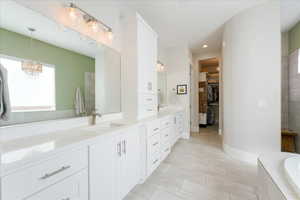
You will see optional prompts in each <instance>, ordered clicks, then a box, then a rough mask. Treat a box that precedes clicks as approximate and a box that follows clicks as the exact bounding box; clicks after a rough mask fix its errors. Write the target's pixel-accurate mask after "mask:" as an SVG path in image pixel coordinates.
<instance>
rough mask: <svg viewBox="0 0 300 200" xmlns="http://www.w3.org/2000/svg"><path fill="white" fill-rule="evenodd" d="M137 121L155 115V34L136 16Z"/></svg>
mask: <svg viewBox="0 0 300 200" xmlns="http://www.w3.org/2000/svg"><path fill="white" fill-rule="evenodd" d="M137 56H138V57H137V58H138V59H137V66H138V67H137V70H138V73H137V74H138V113H137V114H138V119H142V118H145V117H148V116H151V115H154V114H156V113H157V72H156V65H157V34H156V32H155V31H154V30H153V29H152V28H151V27H150V26H149V25H148V24H147V23H146V22H145V21H144V20H143V18H142V17H141V16H140V15H137Z"/></svg>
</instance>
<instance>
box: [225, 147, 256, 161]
mask: <svg viewBox="0 0 300 200" xmlns="http://www.w3.org/2000/svg"><path fill="white" fill-rule="evenodd" d="M223 150H224V152H225V153H226V154H228V155H229V156H231V157H233V158H235V159H237V160H241V161H244V162H247V163H250V164H252V165H257V159H258V155H255V154H252V153H249V152H246V151H242V150H240V149H236V148H233V147H231V146H229V145H227V144H223Z"/></svg>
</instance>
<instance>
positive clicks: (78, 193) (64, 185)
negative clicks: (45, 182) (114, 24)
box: [26, 169, 89, 200]
mask: <svg viewBox="0 0 300 200" xmlns="http://www.w3.org/2000/svg"><path fill="white" fill-rule="evenodd" d="M88 191H89V190H88V172H87V169H85V170H82V171H80V172H79V173H77V174H75V175H73V176H71V177H69V178H66V179H64V180H63V181H61V182H58V183H57V184H55V185H53V186H50V187H49V188H47V189H45V190H43V191H41V192H39V193H37V194H35V195H33V196H31V197H29V198H28V199H26V200H56V199H57V200H87V199H88V198H89V197H88Z"/></svg>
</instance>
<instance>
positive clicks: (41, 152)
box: [0, 109, 180, 176]
mask: <svg viewBox="0 0 300 200" xmlns="http://www.w3.org/2000/svg"><path fill="white" fill-rule="evenodd" d="M179 111H180V110H178V109H171V110H170V109H168V110H163V111H161V112H160V113H159V114H157V115H155V116H153V117H149V118H145V119H142V120H124V119H119V120H114V121H109V122H103V123H100V124H97V125H94V126H89V125H86V126H80V127H77V128H70V129H66V130H60V131H54V132H51V133H47V134H40V135H33V136H27V137H21V138H17V139H13V140H8V141H1V140H0V156H1V165H0V173H1V174H0V176H1V175H3V174H5V173H6V172H8V171H10V170H12V169H14V168H17V167H18V166H20V165H23V164H26V163H30V162H33V161H35V160H37V159H41V158H42V156H45V155H50V154H53V153H55V152H56V153H57V152H58V151H62V150H64V149H67V148H74V147H76V146H80V145H82V146H87V145H89V144H91V143H93V142H96V141H97V139H103V137H106V136H112V135H113V134H121V133H122V130H125V129H126V128H129V127H132V126H135V125H139V124H141V123H147V122H150V121H152V120H156V119H159V118H163V117H166V116H168V115H171V114H174V113H176V112H179ZM103 124H104V125H103ZM105 124H112V125H111V126H106V125H105Z"/></svg>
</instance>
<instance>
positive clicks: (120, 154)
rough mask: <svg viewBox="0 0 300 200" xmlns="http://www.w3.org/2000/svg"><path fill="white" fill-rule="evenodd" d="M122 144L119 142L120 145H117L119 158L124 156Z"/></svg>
mask: <svg viewBox="0 0 300 200" xmlns="http://www.w3.org/2000/svg"><path fill="white" fill-rule="evenodd" d="M121 146H122V145H121V142H119V143H118V144H117V152H118V156H119V157H121V156H122V152H121Z"/></svg>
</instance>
